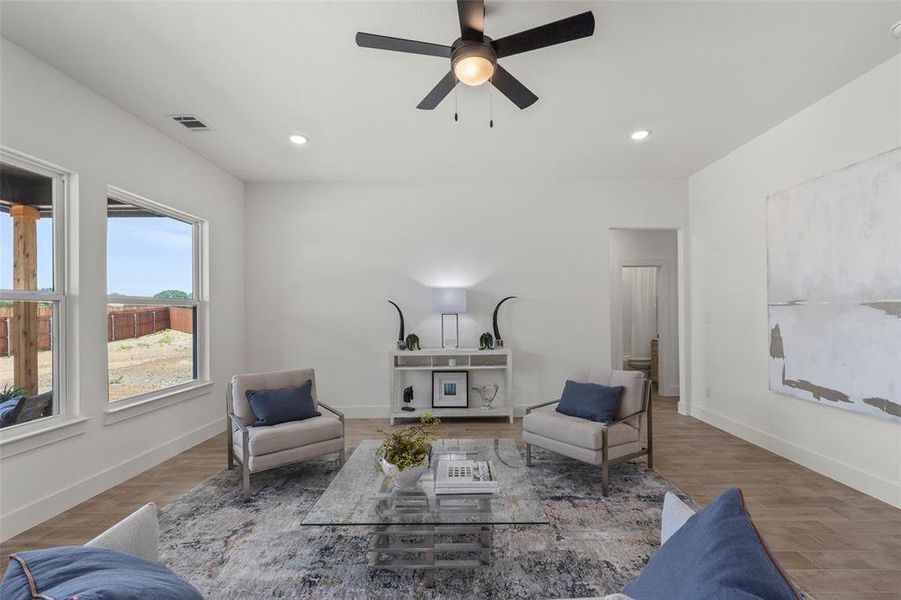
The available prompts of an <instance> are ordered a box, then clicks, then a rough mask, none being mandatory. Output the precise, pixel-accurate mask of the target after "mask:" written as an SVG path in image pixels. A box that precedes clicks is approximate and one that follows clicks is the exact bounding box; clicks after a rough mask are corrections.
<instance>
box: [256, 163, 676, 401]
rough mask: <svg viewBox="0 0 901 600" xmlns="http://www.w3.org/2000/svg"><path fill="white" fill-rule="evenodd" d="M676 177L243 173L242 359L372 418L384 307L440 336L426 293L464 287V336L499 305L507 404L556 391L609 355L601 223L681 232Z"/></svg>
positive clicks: (434, 341)
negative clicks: (262, 179)
mask: <svg viewBox="0 0 901 600" xmlns="http://www.w3.org/2000/svg"><path fill="white" fill-rule="evenodd" d="M686 193H687V190H686V182H684V181H679V182H672V181H643V182H638V181H622V180H607V181H591V180H567V181H530V180H528V179H522V180H515V181H478V182H459V183H454V182H444V183H415V182H410V183H304V184H300V183H298V184H248V186H247V202H246V225H245V227H246V229H245V231H246V242H245V246H246V256H247V271H246V277H247V289H248V293H247V300H246V302H247V342H248V346H247V362H248V367H249V368H251V369H254V370H265V369H275V368H287V367H292V366H304V367H314V368H316V369H317V385H318V386H319V388H320V394H321V396H322V398H323V399H324V400H325V401H326V402H333V403H335V404H336V405H337V406H339V407H341V408H342V409H344V410H346V411H347V412H348V414H349V415H350V416H385V415H386V414H387V409H388V398H387V395H388V394H387V390H388V369H387V367H388V357H387V352H388V351H389V350H391V349H392V347H393V345H394V340H395V338H396V332H397V317H396V313H395V311H394V309H393V308H392V307H391V306H390V305H389V304H388V303H387V300H388V299H394V300H395V301H397V302H398V303H399V304H400V305H401V307H402V308H403V309H404V313H405V315H406V317H407V322H408V325H407V331H408V332H410V331H412V332H417V333H418V334H419V335H420V337H421V338H422V342H423V347H432V348H434V347H438V346H439V345H440V340H439V335H440V321H439V319H438V317H437V316H436V315H433V314H432V313H431V291H430V290H431V288H432V287H435V286H449V285H455V286H465V287H467V288H469V289H470V293H469V308H468V312H467V314H466V315H463V316H462V320H461V330H462V331H461V342H462V343H461V345H463V346H469V347H475V346H477V342H478V336H479V334H480V333H481V332H483V331H487V330H490V328H491V310H492V309H493V308H494V304H495V303H496V302H497V301H498V300H499V299H500V298H502V297H503V296H506V295H511V294H513V295H517V296H519V299H517V300H513V301H510V302H508V303H506V304H505V305H504V308H503V309H502V310H501V323H500V327H501V332H502V334H503V336H504V339H505V341H506V342H507V344H508V347H509V348H511V349H512V350H513V352H514V402H515V403H516V404H517V405H519V406H523V405H527V404H531V403H536V402H539V401H543V400H547V399H552V398H555V397H557V396H556V394H558V393H559V391H560V389H561V388H562V385H563V381H564V378H565V377H566V375H567V374H568V372H569V370H570V369H571V368H572V367H573V366H579V365H587V364H594V365H598V366H607V365H609V364H610V362H611V358H610V356H611V354H610V352H611V350H610V327H611V320H610V290H609V285H610V280H609V275H608V273H609V248H610V245H609V240H608V237H609V229H610V228H611V227H651V228H653V227H659V228H666V227H683V226H684V225H685V220H686V216H687V215H686Z"/></svg>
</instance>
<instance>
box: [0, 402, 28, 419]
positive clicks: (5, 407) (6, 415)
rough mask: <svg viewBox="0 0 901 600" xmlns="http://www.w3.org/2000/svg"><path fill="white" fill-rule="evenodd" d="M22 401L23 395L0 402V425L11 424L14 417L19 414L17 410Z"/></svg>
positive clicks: (19, 408) (20, 406)
mask: <svg viewBox="0 0 901 600" xmlns="http://www.w3.org/2000/svg"><path fill="white" fill-rule="evenodd" d="M24 403H25V396H15V397H13V398H10V399H9V400H4V401H3V402H0V427H6V426H7V425H12V424H13V422H15V420H16V417H17V416H19V410H21V408H22V404H24Z"/></svg>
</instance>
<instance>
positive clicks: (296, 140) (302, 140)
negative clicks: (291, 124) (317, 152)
mask: <svg viewBox="0 0 901 600" xmlns="http://www.w3.org/2000/svg"><path fill="white" fill-rule="evenodd" d="M288 140H289V141H290V142H291V143H292V144H294V145H296V146H303V145H304V144H306V143H307V142H309V141H310V139H309V138H308V137H307V136H305V135H300V134H299V133H294V134H292V135H289V136H288Z"/></svg>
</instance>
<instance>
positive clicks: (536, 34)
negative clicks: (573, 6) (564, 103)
mask: <svg viewBox="0 0 901 600" xmlns="http://www.w3.org/2000/svg"><path fill="white" fill-rule="evenodd" d="M592 34H594V15H593V14H592V13H591V11H588V12H584V13H582V14H580V15H575V16H572V17H567V18H566V19H560V20H559V21H554V22H553V23H548V24H547V25H541V26H539V27H535V28H533V29H527V30H526V31H520V32H519V33H514V34H513V35H508V36H507V37H503V38H501V39H499V40H494V42H493V45H494V51H495V53H496V54H497V57H498V58H503V57H504V56H512V55H514V54H522V53H523V52H529V51H531V50H538V49H539V48H546V47H548V46H553V45H555V44H562V43H564V42H571V41H573V40H578V39H579V38H584V37H588V36H590V35H592Z"/></svg>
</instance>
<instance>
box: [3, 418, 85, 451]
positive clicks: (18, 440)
mask: <svg viewBox="0 0 901 600" xmlns="http://www.w3.org/2000/svg"><path fill="white" fill-rule="evenodd" d="M57 417H58V416H57ZM47 419H48V421H50V422H48V423H46V424H44V423H42V424H41V425H42V426H41V427H35V428H34V429H31V428H29V429H27V430H25V431H20V432H19V431H17V432H15V433H13V434H12V435H2V434H0V459H6V458H9V457H10V456H15V455H17V454H22V453H23V452H30V451H32V450H37V449H39V448H43V447H44V446H48V445H50V444H54V443H56V442H59V441H62V440H65V439H68V438H71V437H75V436H76V435H81V434H82V433H84V432H85V429H86V427H87V422H88V420H89V419H88V418H87V417H70V418H65V417H58V418H54V417H48V418H47Z"/></svg>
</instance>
